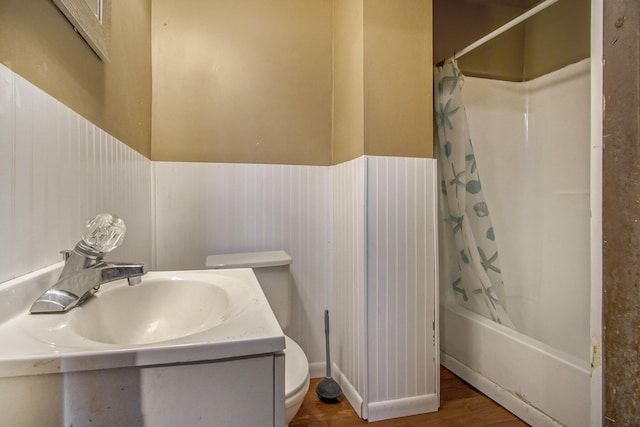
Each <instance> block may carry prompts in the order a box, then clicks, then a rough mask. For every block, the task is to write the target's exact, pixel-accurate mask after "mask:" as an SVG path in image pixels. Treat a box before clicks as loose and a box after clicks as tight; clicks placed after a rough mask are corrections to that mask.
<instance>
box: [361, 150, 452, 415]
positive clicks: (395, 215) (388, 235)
mask: <svg viewBox="0 0 640 427" xmlns="http://www.w3.org/2000/svg"><path fill="white" fill-rule="evenodd" d="M366 160H367V258H366V260H367V261H366V262H367V267H366V268H367V274H366V275H367V285H366V293H367V307H368V309H367V323H366V325H367V334H366V335H367V341H368V344H367V348H368V351H367V359H368V365H369V366H368V375H367V382H368V393H369V394H368V402H369V403H368V419H369V421H376V420H380V419H385V418H395V417H399V416H406V415H413V414H418V413H424V412H431V411H435V410H437V409H438V406H439V390H440V387H439V384H440V381H439V372H440V371H439V364H440V363H439V347H438V321H437V319H438V311H437V310H438V286H437V283H438V282H437V277H438V271H437V268H436V265H437V246H436V242H437V239H436V230H437V228H436V227H437V222H436V221H437V209H436V206H437V205H436V196H437V193H436V187H435V183H436V182H437V177H436V166H435V161H434V160H433V159H416V158H402V157H371V156H368V157H367V159H366Z"/></svg>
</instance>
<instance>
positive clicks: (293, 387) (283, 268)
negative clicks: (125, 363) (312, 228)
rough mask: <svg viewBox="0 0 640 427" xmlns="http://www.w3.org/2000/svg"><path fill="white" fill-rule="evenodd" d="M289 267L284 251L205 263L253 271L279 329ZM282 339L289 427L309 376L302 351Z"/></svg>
mask: <svg viewBox="0 0 640 427" xmlns="http://www.w3.org/2000/svg"><path fill="white" fill-rule="evenodd" d="M290 264H291V257H290V256H289V255H288V254H287V253H286V252H284V251H270V252H251V253H234V254H220V255H209V256H208V257H207V260H206V267H207V268H214V269H223V268H252V269H253V272H254V273H255V275H256V277H257V279H258V282H259V283H260V286H261V287H262V290H263V292H264V294H265V296H266V297H267V301H269V305H270V306H271V310H272V311H273V313H274V314H275V316H276V319H278V323H279V324H280V327H281V328H282V329H284V328H286V327H287V326H288V324H289V311H290V288H291V281H290V276H289V265H290ZM284 339H285V350H284V353H285V357H284V369H285V374H284V378H285V380H284V382H285V390H284V393H285V421H286V423H287V425H289V422H290V421H291V420H292V419H293V417H294V416H295V415H296V413H297V412H298V410H299V409H300V406H301V405H302V401H303V400H304V396H305V395H306V394H307V391H308V390H309V381H310V375H309V361H308V360H307V356H305V354H304V351H303V350H302V348H300V346H299V345H298V344H297V343H296V342H295V341H294V340H292V339H291V338H289V337H288V336H286V335H285V337H284Z"/></svg>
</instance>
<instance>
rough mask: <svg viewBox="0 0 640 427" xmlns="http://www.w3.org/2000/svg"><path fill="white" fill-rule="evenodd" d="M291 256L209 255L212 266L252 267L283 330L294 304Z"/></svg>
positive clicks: (269, 254) (281, 252)
mask: <svg viewBox="0 0 640 427" xmlns="http://www.w3.org/2000/svg"><path fill="white" fill-rule="evenodd" d="M290 264H291V257H290V256H289V255H288V254H287V253H286V252H285V251H268V252H240V253H233V254H219V255H209V256H208V257H207V260H206V264H205V265H206V267H207V268H212V269H226V268H252V269H253V272H254V273H255V275H256V277H257V278H258V282H259V283H260V286H261V287H262V291H263V292H264V294H265V296H266V297H267V301H269V305H270V306H271V310H273V313H274V314H275V315H276V319H278V323H279V324H280V327H281V328H282V329H285V328H286V327H287V326H289V315H290V314H289V313H290V307H291V299H290V298H291V276H290V274H289V265H290Z"/></svg>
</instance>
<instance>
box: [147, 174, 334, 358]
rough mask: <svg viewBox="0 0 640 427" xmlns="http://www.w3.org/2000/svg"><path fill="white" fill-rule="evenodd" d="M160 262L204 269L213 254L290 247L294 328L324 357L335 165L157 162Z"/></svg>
mask: <svg viewBox="0 0 640 427" xmlns="http://www.w3.org/2000/svg"><path fill="white" fill-rule="evenodd" d="M154 168H155V179H156V181H155V182H156V194H155V198H156V222H157V227H156V267H157V268H158V269H160V270H172V269H184V268H190V269H202V268H204V265H205V258H206V256H207V255H210V254H219V253H229V252H249V251H262V250H274V249H284V250H285V251H286V252H287V253H289V255H291V257H292V258H293V264H292V266H291V272H292V276H293V288H294V295H293V300H292V317H291V322H290V326H289V328H288V329H287V331H286V332H287V333H288V334H289V335H290V336H291V337H292V338H293V339H294V340H296V341H297V342H298V343H299V344H300V346H301V347H302V348H303V349H304V351H305V353H306V354H307V357H308V358H309V361H310V362H311V363H314V362H321V361H323V360H324V340H323V339H324V338H323V337H324V326H323V325H324V324H323V311H324V309H325V307H327V305H328V303H329V298H328V295H329V294H328V292H329V289H330V288H331V283H332V265H333V262H332V254H331V238H332V232H331V190H332V186H331V169H330V168H328V167H320V166H291V165H259V164H226V163H225V164H220V163H174V162H157V163H155V164H154Z"/></svg>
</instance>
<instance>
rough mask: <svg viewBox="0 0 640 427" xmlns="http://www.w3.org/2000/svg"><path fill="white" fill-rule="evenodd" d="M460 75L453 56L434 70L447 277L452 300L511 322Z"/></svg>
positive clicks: (479, 312)
mask: <svg viewBox="0 0 640 427" xmlns="http://www.w3.org/2000/svg"><path fill="white" fill-rule="evenodd" d="M463 81H464V76H463V75H462V73H461V72H460V70H459V69H458V65H457V63H456V61H455V59H453V58H451V59H449V60H447V61H445V62H444V64H443V65H442V66H437V67H436V68H435V71H434V108H435V113H436V141H435V142H436V150H437V157H438V170H439V178H440V184H441V188H440V192H439V193H440V194H439V203H440V209H441V219H440V220H441V221H444V222H445V224H444V230H445V233H444V234H445V235H444V236H442V241H443V242H444V246H445V248H444V249H445V251H444V253H442V255H441V256H442V257H444V259H443V264H444V268H445V270H446V271H445V275H444V276H445V277H447V278H448V279H447V280H448V281H449V282H450V283H446V284H445V285H446V286H450V287H451V288H450V289H451V290H452V292H453V295H454V297H455V299H456V302H457V303H458V304H460V305H461V306H463V307H465V308H467V309H469V310H471V311H473V312H475V313H478V314H480V315H482V316H485V317H487V318H490V319H493V320H494V321H496V322H498V323H500V324H503V325H506V326H509V327H513V324H512V322H511V321H510V320H509V317H508V315H507V311H506V301H505V296H504V283H503V281H502V272H501V270H500V259H499V256H498V250H497V247H496V242H495V238H496V233H495V230H494V229H493V225H492V222H491V216H490V215H489V206H488V205H487V202H486V200H485V198H484V195H483V192H482V183H481V181H480V175H479V172H478V165H477V163H476V159H475V156H474V152H473V145H472V144H471V138H470V136H469V128H468V124H467V117H466V113H465V110H464V106H463V105H462V85H463Z"/></svg>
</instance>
